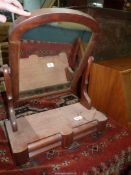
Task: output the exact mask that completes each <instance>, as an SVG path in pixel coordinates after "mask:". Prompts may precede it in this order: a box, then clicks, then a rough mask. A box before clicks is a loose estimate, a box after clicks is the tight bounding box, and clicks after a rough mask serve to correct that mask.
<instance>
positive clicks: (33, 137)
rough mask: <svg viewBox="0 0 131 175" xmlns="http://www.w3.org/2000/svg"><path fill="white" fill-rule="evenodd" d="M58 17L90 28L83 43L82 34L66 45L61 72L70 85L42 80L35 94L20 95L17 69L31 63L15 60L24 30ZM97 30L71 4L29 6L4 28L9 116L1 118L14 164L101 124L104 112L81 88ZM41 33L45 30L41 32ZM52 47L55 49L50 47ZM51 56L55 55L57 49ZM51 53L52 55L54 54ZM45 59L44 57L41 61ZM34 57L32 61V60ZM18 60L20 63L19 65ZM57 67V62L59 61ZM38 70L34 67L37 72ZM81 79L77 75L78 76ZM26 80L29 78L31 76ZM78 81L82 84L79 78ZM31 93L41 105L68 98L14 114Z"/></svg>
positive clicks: (58, 20) (53, 21)
mask: <svg viewBox="0 0 131 175" xmlns="http://www.w3.org/2000/svg"><path fill="white" fill-rule="evenodd" d="M61 22H65V23H79V25H82V26H85V27H87V28H88V29H89V30H90V31H91V32H92V35H91V37H90V40H89V42H88V45H87V47H84V46H82V42H81V39H80V38H79V37H78V38H77V39H76V40H75V41H74V42H73V44H72V45H70V46H71V49H70V50H68V49H67V50H68V51H69V54H66V56H67V57H66V59H67V61H66V66H67V67H66V66H65V67H63V68H64V70H63V72H64V73H65V75H66V78H67V82H69V86H67V87H66V88H64V89H63V88H62V89H60V87H62V86H59V88H58V89H57V88H56V84H55V85H52V84H51V85H50V86H49V88H47V85H46V86H45V87H44V91H42V94H40V95H34V94H33V95H32V96H24V97H23V96H21V92H20V86H21V85H20V83H21V74H22V72H23V73H24V68H25V71H26V65H27V66H28V69H29V70H31V69H32V67H30V66H29V65H28V64H26V63H24V60H20V49H21V47H22V44H23V41H22V37H23V34H24V33H26V32H27V31H29V30H30V29H33V28H36V27H39V26H40V25H46V24H51V26H52V24H53V25H56V24H57V25H58V24H60V23H61ZM98 32H99V27H98V24H97V23H96V21H95V20H94V19H93V18H92V17H91V16H89V15H87V14H84V13H82V12H79V11H75V10H71V9H58V8H53V9H41V10H37V11H35V12H32V16H31V17H28V18H25V17H20V18H19V19H18V20H17V21H16V23H15V25H13V27H12V28H11V30H10V34H9V47H10V50H9V62H10V66H7V65H4V66H3V68H2V70H3V74H4V78H5V86H6V94H7V101H8V106H7V108H8V114H9V118H8V120H6V121H5V126H6V130H7V134H8V138H9V142H10V145H11V150H12V153H13V156H14V159H15V161H16V163H17V164H22V163H24V162H26V161H27V160H28V159H29V157H32V156H35V155H36V154H40V153H41V152H43V151H47V150H49V149H52V148H54V147H57V146H62V147H63V148H68V147H70V146H71V144H72V143H73V141H75V140H76V139H80V138H82V137H86V136H87V135H88V134H89V133H92V132H97V131H98V130H99V129H104V127H105V123H106V120H107V118H106V116H105V115H104V114H102V113H101V112H99V111H97V110H96V109H95V108H93V107H91V100H90V98H89V97H88V94H87V92H86V90H87V83H86V82H87V80H86V78H87V76H88V74H89V67H90V64H91V61H92V57H90V55H91V52H92V50H93V47H94V44H95V41H96V36H97V34H98ZM42 35H44V33H43V34H42ZM33 43H34V42H33ZM27 44H28V45H31V42H28V41H27ZM55 44H56V43H55ZM49 45H50V44H49V43H47V46H49ZM64 46H65V45H64V44H62V43H59V47H58V48H62V49H64ZM51 48H52V49H54V48H53V47H51ZM50 56H51V55H50ZM51 57H52V56H51ZM76 57H79V62H78V64H77V67H75V65H76V64H75V63H76V61H77V60H78V58H77V59H76ZM46 58H47V57H46ZM55 58H56V59H57V58H58V55H57V56H56V57H55ZM55 58H54V56H53V59H55ZM64 58H65V56H64ZM45 60H46V59H45V57H44V58H43V60H42V61H45ZM27 61H28V60H27ZM67 62H68V64H67ZM33 63H34V64H35V63H36V62H33ZM49 63H51V64H49V65H52V62H49ZM24 64H25V65H24ZM34 64H32V66H33V67H34V66H35V65H34ZM44 64H47V62H46V63H45V62H44ZM23 65H24V66H23ZM59 65H60V63H59ZM22 66H23V67H24V68H22V69H21V67H22ZM60 67H62V66H61V65H60ZM20 69H21V70H22V71H21V70H20ZM38 71H39V69H38V70H37V71H36V72H38ZM43 71H45V70H43ZM55 71H56V70H55ZM58 71H61V69H58ZM63 72H62V73H63ZM55 73H56V74H57V73H58V74H57V75H58V76H59V74H61V72H55ZM51 75H52V74H51ZM40 76H41V75H40ZM42 76H43V77H47V76H48V72H46V71H45V72H43V75H42ZM52 76H53V75H52ZM25 78H26V77H25ZM32 78H34V77H32ZM38 79H39V76H38V77H37V80H38ZM58 79H59V78H58ZM81 79H82V81H80V80H81ZM53 80H54V78H53ZM62 80H63V77H62ZM28 81H29V82H30V81H31V79H29V80H28ZM56 81H57V77H56ZM80 82H81V84H79V83H80ZM61 83H62V81H60V84H61ZM54 86H55V88H54ZM22 87H23V85H22ZM24 87H25V86H24ZM52 87H53V88H54V89H55V90H54V89H53V91H52V90H51V88H52ZM78 87H79V88H78ZM34 89H35V87H34ZM24 90H25V89H24ZM49 90H50V91H49ZM78 91H79V93H78ZM28 93H29V91H28ZM25 94H26V93H25ZM72 96H73V97H77V100H73V102H72V101H71V100H72ZM36 98H42V99H44V100H45V101H44V102H45V103H44V104H45V105H46V107H47V106H48V105H50V103H51V102H50V101H51V100H52V99H54V100H56V98H60V99H62V100H64V101H65V99H66V100H67V99H69V101H68V103H66V104H65V105H60V104H59V103H56V104H55V107H54V109H51V110H48V111H43V112H39V113H35V114H32V115H26V116H23V117H18V118H17V115H16V111H15V107H16V106H17V105H18V104H20V103H22V102H23V101H28V100H30V99H36ZM70 99H71V100H70Z"/></svg>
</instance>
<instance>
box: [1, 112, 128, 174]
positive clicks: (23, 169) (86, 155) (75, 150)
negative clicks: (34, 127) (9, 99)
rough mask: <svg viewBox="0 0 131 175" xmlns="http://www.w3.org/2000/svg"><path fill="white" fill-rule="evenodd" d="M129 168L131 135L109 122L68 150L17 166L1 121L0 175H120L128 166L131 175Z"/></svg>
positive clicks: (55, 152)
mask: <svg viewBox="0 0 131 175" xmlns="http://www.w3.org/2000/svg"><path fill="white" fill-rule="evenodd" d="M1 114H2V113H1ZM130 165H131V133H130V132H129V131H128V130H127V129H125V128H122V127H121V126H119V125H118V124H117V123H116V122H114V121H112V120H109V121H108V122H107V125H106V129H105V131H103V132H97V133H93V134H91V135H89V136H88V137H86V138H84V139H81V140H78V141H77V142H76V141H75V142H74V143H73V144H72V145H71V146H70V147H69V148H68V149H62V148H60V147H57V148H56V149H53V150H50V151H48V152H44V153H41V154H40V155H37V156H35V157H33V158H31V159H30V161H29V162H27V163H26V164H24V165H21V166H19V167H18V166H16V165H15V163H14V162H13V157H12V155H11V151H10V147H9V143H8V140H7V137H6V132H5V127H4V120H1V121H0V175H8V174H9V175H67V174H68V175H120V174H122V172H123V169H124V168H126V167H127V168H126V170H127V169H128V171H126V174H127V175H128V174H130V173H131V171H130ZM124 174H125V173H124ZM126 174H125V175H126Z"/></svg>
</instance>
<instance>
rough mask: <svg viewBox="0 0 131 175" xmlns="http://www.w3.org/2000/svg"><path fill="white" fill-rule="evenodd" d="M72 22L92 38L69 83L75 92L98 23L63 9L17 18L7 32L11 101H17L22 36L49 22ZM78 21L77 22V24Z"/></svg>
mask: <svg viewBox="0 0 131 175" xmlns="http://www.w3.org/2000/svg"><path fill="white" fill-rule="evenodd" d="M63 21H64V22H74V23H78V24H81V25H84V26H86V27H88V28H89V29H90V30H91V32H92V36H91V39H90V42H89V43H88V47H87V48H86V49H85V54H84V57H83V59H82V61H81V62H80V64H79V68H78V69H77V70H76V71H75V72H74V74H73V78H72V81H71V89H72V90H75V88H76V85H77V82H78V80H79V78H80V76H81V75H82V73H83V71H84V69H85V67H86V66H87V61H88V57H89V56H90V55H91V52H92V50H93V48H94V44H95V42H96V37H97V34H98V33H99V26H98V23H97V22H96V21H95V19H93V18H92V17H91V16H89V15H88V14H85V13H83V12H80V11H76V10H72V9H65V8H46V9H39V10H36V11H34V12H32V14H31V16H30V17H19V18H18V19H17V20H16V22H15V24H14V25H13V26H12V28H11V29H10V32H9V64H10V69H11V81H12V85H13V86H12V93H13V101H17V100H19V54H20V44H21V39H22V35H23V34H24V33H25V32H26V31H28V30H29V29H32V28H34V27H38V26H40V25H44V24H47V23H51V22H63ZM78 21H79V22H78Z"/></svg>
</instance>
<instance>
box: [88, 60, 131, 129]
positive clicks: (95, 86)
mask: <svg viewBox="0 0 131 175" xmlns="http://www.w3.org/2000/svg"><path fill="white" fill-rule="evenodd" d="M88 94H89V96H90V98H91V99H92V104H93V105H94V106H95V107H96V108H97V109H98V110H101V111H103V112H104V113H106V114H107V115H108V116H110V117H111V118H113V119H115V120H116V121H117V122H118V123H120V124H121V125H123V126H126V127H127V126H128V127H130V128H131V58H121V59H112V60H106V61H99V62H96V63H93V65H92V68H91V72H90V80H89V89H88Z"/></svg>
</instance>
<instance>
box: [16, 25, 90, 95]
mask: <svg viewBox="0 0 131 175" xmlns="http://www.w3.org/2000/svg"><path fill="white" fill-rule="evenodd" d="M91 35H92V33H91V31H90V30H89V29H88V28H87V27H85V26H83V25H81V24H77V23H72V22H54V23H49V24H46V25H41V26H39V27H36V28H33V29H30V30H28V31H27V32H26V33H24V35H23V36H22V42H21V52H20V60H19V69H20V72H19V91H20V96H21V97H25V96H34V95H36V94H37V95H40V94H43V93H50V92H53V91H59V90H66V89H68V88H69V87H70V83H71V78H69V76H68V69H69V68H70V69H72V71H74V72H75V71H76V70H77V69H79V64H80V62H81V61H82V57H83V55H84V51H85V47H86V46H87V44H88V42H89V40H90V39H91Z"/></svg>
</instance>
